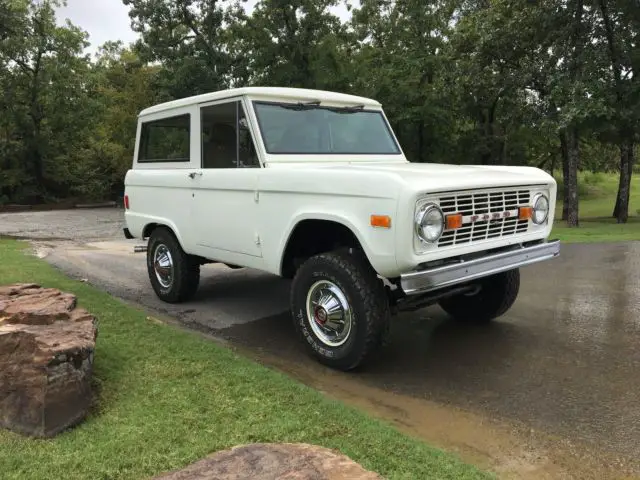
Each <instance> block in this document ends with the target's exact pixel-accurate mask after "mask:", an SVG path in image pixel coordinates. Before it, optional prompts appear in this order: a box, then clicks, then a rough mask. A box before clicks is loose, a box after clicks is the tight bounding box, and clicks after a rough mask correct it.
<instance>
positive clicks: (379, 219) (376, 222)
mask: <svg viewBox="0 0 640 480" xmlns="http://www.w3.org/2000/svg"><path fill="white" fill-rule="evenodd" d="M371 226H372V227H380V228H391V217H390V216H388V215H371Z"/></svg>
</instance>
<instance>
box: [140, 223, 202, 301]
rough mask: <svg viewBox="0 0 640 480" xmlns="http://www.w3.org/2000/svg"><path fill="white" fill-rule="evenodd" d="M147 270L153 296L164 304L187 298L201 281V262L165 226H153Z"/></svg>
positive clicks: (193, 292) (148, 248)
mask: <svg viewBox="0 0 640 480" xmlns="http://www.w3.org/2000/svg"><path fill="white" fill-rule="evenodd" d="M147 272H148V274H149V280H150V281H151V286H152V287H153V290H154V291H155V292H156V295H157V296H158V298H159V299H160V300H162V301H164V302H167V303H180V302H185V301H187V300H189V299H190V298H191V297H193V295H194V294H195V293H196V291H197V290H198V285H199V284H200V263H199V262H198V261H196V260H195V258H194V257H192V256H191V255H189V254H187V253H185V251H184V250H182V247H181V246H180V243H179V242H178V240H177V239H176V237H175V235H174V234H173V232H171V230H169V229H167V228H164V227H159V228H156V229H155V230H154V231H153V232H152V233H151V236H150V238H149V243H148V246H147Z"/></svg>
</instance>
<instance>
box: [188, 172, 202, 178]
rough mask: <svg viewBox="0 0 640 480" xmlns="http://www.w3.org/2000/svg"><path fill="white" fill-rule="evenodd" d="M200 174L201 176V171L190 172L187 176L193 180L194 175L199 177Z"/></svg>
mask: <svg viewBox="0 0 640 480" xmlns="http://www.w3.org/2000/svg"><path fill="white" fill-rule="evenodd" d="M201 176H202V172H191V173H189V178H190V179H191V180H193V179H194V178H196V177H201Z"/></svg>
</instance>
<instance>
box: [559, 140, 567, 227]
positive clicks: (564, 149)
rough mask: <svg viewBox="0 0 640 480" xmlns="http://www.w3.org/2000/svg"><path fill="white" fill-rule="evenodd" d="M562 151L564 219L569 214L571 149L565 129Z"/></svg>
mask: <svg viewBox="0 0 640 480" xmlns="http://www.w3.org/2000/svg"><path fill="white" fill-rule="evenodd" d="M560 152H561V153H562V182H563V185H564V188H563V191H562V220H567V214H568V211H569V197H568V195H567V193H568V192H569V189H568V188H567V178H568V177H569V150H568V148H567V132H566V130H563V131H562V132H560Z"/></svg>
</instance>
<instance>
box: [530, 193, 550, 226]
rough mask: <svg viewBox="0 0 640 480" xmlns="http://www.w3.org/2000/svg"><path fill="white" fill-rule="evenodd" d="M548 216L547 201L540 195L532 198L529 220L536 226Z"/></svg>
mask: <svg viewBox="0 0 640 480" xmlns="http://www.w3.org/2000/svg"><path fill="white" fill-rule="evenodd" d="M548 216H549V199H548V198H547V197H546V196H544V195H543V194H542V193H539V194H538V195H536V196H535V197H533V216H532V217H531V220H533V223H535V224H536V225H542V224H543V223H544V222H545V221H546V220H547V217H548Z"/></svg>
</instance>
